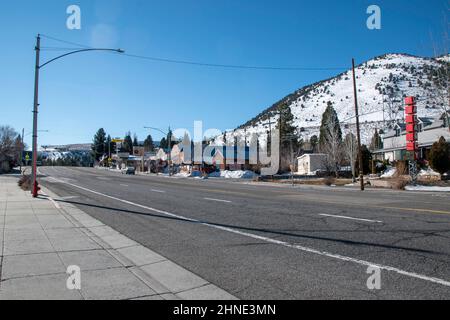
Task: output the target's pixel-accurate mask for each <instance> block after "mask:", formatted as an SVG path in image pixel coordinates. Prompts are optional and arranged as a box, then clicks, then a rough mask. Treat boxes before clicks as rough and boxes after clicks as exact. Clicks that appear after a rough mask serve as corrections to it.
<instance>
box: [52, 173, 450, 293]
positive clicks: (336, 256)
mask: <svg viewBox="0 0 450 320" xmlns="http://www.w3.org/2000/svg"><path fill="white" fill-rule="evenodd" d="M50 178H51V179H53V180H55V181H56V182H59V183H63V184H67V185H69V186H72V187H75V188H78V189H80V190H84V191H87V192H91V193H93V194H97V195H99V196H103V197H106V198H109V199H113V200H116V201H119V202H122V203H126V204H129V205H132V206H135V207H138V208H142V209H146V210H150V211H153V212H156V213H161V214H164V215H166V216H169V217H173V218H177V219H182V220H185V221H190V222H195V223H198V224H201V225H204V226H208V227H211V228H215V229H219V230H223V231H227V232H231V233H234V234H238V235H241V236H245V237H250V238H253V239H258V240H262V241H265V242H268V243H272V244H277V245H281V246H284V247H288V248H293V249H297V250H301V251H304V252H309V253H313V254H317V255H321V256H325V257H329V258H334V259H338V260H342V261H347V262H353V263H356V264H359V265H362V266H366V267H375V268H378V269H381V270H386V271H391V272H396V273H398V274H401V275H404V276H407V277H411V278H416V279H421V280H425V281H429V282H433V283H437V284H440V285H443V286H447V287H450V282H449V281H446V280H443V279H439V278H434V277H429V276H425V275H421V274H418V273H414V272H409V271H405V270H401V269H398V268H395V267H391V266H385V265H381V264H377V263H372V262H369V261H364V260H359V259H355V258H351V257H346V256H342V255H339V254H334V253H329V252H326V251H320V250H316V249H313V248H308V247H303V246H300V245H297V244H291V243H288V242H284V241H280V240H275V239H271V238H267V237H263V236H258V235H256V234H252V233H248V232H242V231H239V230H235V229H232V228H228V227H222V226H218V225H214V224H210V223H207V222H202V221H200V220H196V219H192V218H187V217H183V216H180V215H177V214H173V213H170V212H167V211H164V210H159V209H155V208H151V207H147V206H144V205H141V204H138V203H134V202H131V201H128V200H123V199H120V198H116V197H113V196H109V195H107V194H104V193H101V192H98V191H94V190H90V189H87V188H84V187H81V186H77V185H75V184H72V183H69V182H65V181H62V180H59V179H56V178H53V177H50Z"/></svg>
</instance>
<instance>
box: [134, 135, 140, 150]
mask: <svg viewBox="0 0 450 320" xmlns="http://www.w3.org/2000/svg"><path fill="white" fill-rule="evenodd" d="M133 147H139V140H138V137H137V135H136V133H135V134H134V138H133Z"/></svg>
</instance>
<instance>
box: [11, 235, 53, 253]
mask: <svg viewBox="0 0 450 320" xmlns="http://www.w3.org/2000/svg"><path fill="white" fill-rule="evenodd" d="M47 252H54V249H53V247H52V245H51V243H50V241H48V239H32V240H10V241H5V243H4V252H3V255H5V256H11V255H19V254H33V253H47Z"/></svg>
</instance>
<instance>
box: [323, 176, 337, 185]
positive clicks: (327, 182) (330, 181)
mask: <svg viewBox="0 0 450 320" xmlns="http://www.w3.org/2000/svg"><path fill="white" fill-rule="evenodd" d="M335 182H336V179H335V178H333V177H326V178H325V179H323V184H324V185H326V186H329V187H331V186H332V185H333V184H335Z"/></svg>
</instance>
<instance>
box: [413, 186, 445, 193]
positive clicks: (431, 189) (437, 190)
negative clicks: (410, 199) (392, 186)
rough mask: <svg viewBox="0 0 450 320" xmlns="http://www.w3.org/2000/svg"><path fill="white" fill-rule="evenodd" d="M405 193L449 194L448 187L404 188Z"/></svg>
mask: <svg viewBox="0 0 450 320" xmlns="http://www.w3.org/2000/svg"><path fill="white" fill-rule="evenodd" d="M405 190H406V191H433V192H450V187H428V186H406V187H405Z"/></svg>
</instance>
